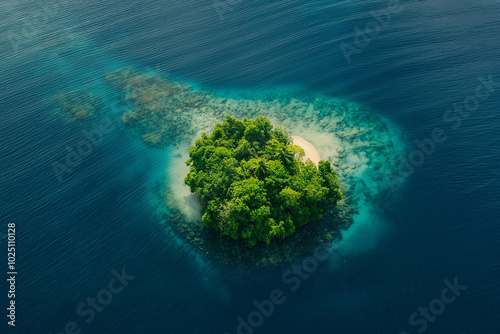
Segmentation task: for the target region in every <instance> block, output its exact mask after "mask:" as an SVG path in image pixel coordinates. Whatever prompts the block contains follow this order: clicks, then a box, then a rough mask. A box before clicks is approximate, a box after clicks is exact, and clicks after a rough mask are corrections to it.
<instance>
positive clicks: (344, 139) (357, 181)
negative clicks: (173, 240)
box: [106, 68, 403, 266]
mask: <svg viewBox="0 0 500 334" xmlns="http://www.w3.org/2000/svg"><path fill="white" fill-rule="evenodd" d="M106 80H107V82H108V83H109V84H111V85H112V86H113V87H114V88H115V89H116V90H117V91H118V93H119V94H120V96H121V98H122V100H123V101H124V102H126V103H127V104H128V106H129V110H128V111H126V112H124V113H123V115H122V121H123V123H124V124H125V125H126V126H127V127H129V128H131V129H132V130H133V132H134V133H135V134H136V135H137V136H138V137H140V138H141V139H142V140H143V141H144V142H145V143H146V144H148V145H150V146H152V147H156V148H164V149H166V151H167V152H168V153H167V154H169V167H168V176H167V180H166V183H165V186H164V203H165V207H166V209H165V213H164V217H165V218H166V219H165V221H166V222H167V224H168V225H169V226H170V227H171V228H172V229H173V230H174V231H176V233H177V234H178V235H181V236H182V237H183V238H184V239H185V240H187V241H188V242H189V243H190V244H191V245H193V246H194V247H195V248H197V249H198V250H200V251H202V252H203V253H205V254H207V255H208V256H209V258H217V259H219V260H221V261H223V262H226V263H230V264H245V265H256V266H269V265H280V264H283V263H285V262H289V261H292V260H293V259H294V258H296V257H297V256H300V255H301V254H305V253H307V252H309V251H311V250H312V249H314V247H316V246H317V243H318V239H320V240H332V239H334V238H340V237H341V233H339V230H340V229H347V228H348V227H349V226H350V225H351V224H352V222H353V220H354V219H355V217H356V215H357V214H358V212H359V210H360V208H361V207H365V206H373V207H374V208H376V207H378V205H377V204H378V201H379V200H381V198H382V197H383V196H384V195H385V194H387V193H390V192H391V191H392V188H391V186H392V185H391V184H389V183H388V182H387V180H388V179H389V178H390V176H391V175H393V174H394V173H395V171H396V170H397V167H398V164H399V160H398V155H399V154H401V153H402V150H403V142H402V140H400V138H399V137H398V136H397V135H396V134H395V133H394V132H393V131H392V130H391V129H390V128H389V124H388V123H387V122H384V121H382V120H381V119H380V118H379V117H377V116H376V115H374V114H373V113H371V112H369V111H368V110H367V109H365V108H363V107H361V106H359V105H357V104H355V103H352V102H349V101H346V100H342V99H337V98H330V97H326V96H315V97H300V98H299V97H297V95H295V94H293V93H287V92H285V93H283V92H271V93H263V94H255V95H251V94H248V93H247V94H232V95H228V96H218V95H216V94H214V93H213V92H210V91H202V90H195V89H194V88H192V87H191V86H189V85H187V84H182V83H179V82H176V81H174V80H170V79H168V78H164V77H162V76H159V75H157V74H155V73H143V72H139V71H136V70H134V69H132V68H124V69H121V70H118V71H114V72H110V73H108V74H107V75H106ZM226 115H231V116H234V117H236V118H239V119H242V118H245V117H250V118H255V117H256V116H259V115H262V116H265V117H267V118H268V119H269V120H270V121H271V122H272V123H273V124H275V125H284V126H285V127H286V128H287V129H288V132H289V133H290V135H293V136H300V137H302V138H304V139H305V140H307V141H308V142H310V143H311V144H312V145H314V147H316V149H317V150H318V152H319V154H320V156H321V159H322V160H328V161H330V162H331V163H332V165H333V167H334V168H335V170H336V171H337V174H338V179H339V183H340V186H341V191H342V193H343V194H344V199H343V200H341V201H340V202H339V203H338V206H337V207H335V208H330V209H328V208H327V209H326V210H325V214H324V216H323V218H322V219H321V220H320V221H319V222H315V223H311V224H308V226H304V227H302V228H300V229H299V230H297V232H296V233H295V235H293V236H292V237H291V238H289V239H285V240H277V241H276V242H272V243H271V244H270V245H269V246H256V247H254V248H252V249H250V250H249V249H247V248H246V247H245V246H242V245H240V244H238V243H237V242H235V241H234V240H230V239H228V238H226V237H221V236H220V235H219V234H217V233H216V232H213V231H209V230H208V229H207V228H206V227H204V226H203V224H202V223H201V222H200V221H199V217H200V215H199V213H197V212H193V211H196V210H199V208H198V209H197V208H196V205H192V196H191V194H190V190H189V187H187V186H186V185H185V184H184V177H185V175H186V174H187V171H188V168H187V166H186V165H185V163H184V162H185V161H186V160H187V159H188V157H189V156H188V148H189V146H191V145H192V144H193V143H194V140H195V139H196V138H197V137H198V136H199V135H200V134H201V132H202V131H207V132H210V131H211V129H213V128H214V126H215V124H216V123H219V122H221V121H223V119H224V118H225V117H226Z"/></svg>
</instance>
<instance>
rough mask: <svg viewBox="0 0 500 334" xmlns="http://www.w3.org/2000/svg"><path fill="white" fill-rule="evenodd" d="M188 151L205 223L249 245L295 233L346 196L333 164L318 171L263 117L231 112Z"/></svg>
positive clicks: (323, 163)
mask: <svg viewBox="0 0 500 334" xmlns="http://www.w3.org/2000/svg"><path fill="white" fill-rule="evenodd" d="M189 156H190V158H189V159H188V160H187V161H186V164H187V165H188V166H190V170H189V173H188V174H187V176H186V178H185V183H186V184H187V185H188V186H190V188H191V192H194V193H196V194H197V195H198V197H199V198H200V203H201V207H202V210H203V217H202V220H203V223H204V224H205V226H207V227H209V228H213V229H215V230H217V231H219V232H220V233H221V234H222V235H226V236H229V237H231V238H233V239H235V240H238V239H244V240H245V241H246V244H247V246H249V247H252V246H254V245H255V244H256V243H257V242H259V241H263V242H266V243H267V244H269V243H270V242H271V240H272V239H273V238H275V237H278V238H281V239H283V238H285V237H287V236H290V235H292V234H293V233H294V232H295V230H296V228H298V227H300V226H303V225H305V224H307V223H308V222H310V221H315V220H318V219H320V218H321V217H322V212H323V209H324V208H325V206H326V205H328V204H333V205H337V202H338V201H339V200H340V199H341V198H342V193H341V192H340V190H339V184H338V180H337V173H336V172H335V170H334V169H333V168H332V166H331V165H330V163H329V162H328V161H324V160H322V161H320V162H319V165H318V168H316V166H315V165H314V164H313V163H312V162H311V161H310V160H307V161H306V162H302V161H301V160H299V159H296V158H295V157H303V156H304V151H303V150H302V149H301V148H300V147H297V146H295V145H292V144H291V137H290V135H289V134H288V132H287V131H286V129H285V128H283V127H273V125H272V124H271V122H270V121H269V120H268V119H267V118H265V117H263V116H258V117H257V118H256V119H254V120H252V119H248V118H245V119H244V120H243V121H241V120H238V119H236V118H235V117H232V116H229V115H228V116H227V117H226V119H225V120H224V122H222V123H218V124H216V125H215V128H214V130H213V132H212V134H211V135H210V136H209V135H208V134H207V133H205V132H203V133H202V135H201V137H200V138H198V139H196V141H195V144H194V146H191V147H190V149H189Z"/></svg>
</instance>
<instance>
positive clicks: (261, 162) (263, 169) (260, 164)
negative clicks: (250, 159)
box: [253, 158, 267, 180]
mask: <svg viewBox="0 0 500 334" xmlns="http://www.w3.org/2000/svg"><path fill="white" fill-rule="evenodd" d="M253 170H254V174H255V176H256V177H257V178H258V179H259V180H263V179H264V178H265V177H266V176H267V165H266V160H265V159H263V158H258V159H257V164H256V165H255V166H253Z"/></svg>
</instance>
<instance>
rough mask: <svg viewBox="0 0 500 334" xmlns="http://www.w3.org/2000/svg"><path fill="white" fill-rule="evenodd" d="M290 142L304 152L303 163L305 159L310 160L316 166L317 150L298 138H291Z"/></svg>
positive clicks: (317, 161) (317, 160) (317, 159)
mask: <svg viewBox="0 0 500 334" xmlns="http://www.w3.org/2000/svg"><path fill="white" fill-rule="evenodd" d="M292 140H293V144H294V145H297V146H300V147H301V148H302V149H303V150H304V153H305V156H304V161H306V160H307V159H311V161H312V162H313V163H314V164H315V165H316V166H318V164H319V160H320V157H319V152H318V150H316V147H314V146H313V145H312V144H311V143H310V142H308V141H307V140H305V139H304V138H302V137H299V136H292Z"/></svg>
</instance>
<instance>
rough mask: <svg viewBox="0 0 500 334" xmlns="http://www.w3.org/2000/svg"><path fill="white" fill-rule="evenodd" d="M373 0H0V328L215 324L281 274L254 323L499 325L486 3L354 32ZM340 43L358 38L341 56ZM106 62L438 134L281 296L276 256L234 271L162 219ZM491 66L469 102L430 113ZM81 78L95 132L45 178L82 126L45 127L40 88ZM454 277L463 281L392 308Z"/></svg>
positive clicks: (378, 329)
mask: <svg viewBox="0 0 500 334" xmlns="http://www.w3.org/2000/svg"><path fill="white" fill-rule="evenodd" d="M214 4H215V5H216V6H215V7H216V8H217V9H216V8H215V7H214ZM388 4H389V2H386V1H357V0H351V1H342V2H334V3H332V2H327V1H309V2H306V1H279V2H272V1H268V0H267V1H266V0H258V1H251V2H248V1H241V2H240V1H229V0H227V1H226V2H224V1H221V2H218V1H216V2H211V1H203V2H199V1H192V0H189V1H182V2H178V1H177V2H175V1H164V0H146V1H141V2H134V1H124V0H121V1H118V0H110V1H93V0H89V1H76V0H75V1H71V0H68V1H60V2H45V1H40V2H38V3H32V2H27V1H22V0H8V1H7V0H6V1H4V2H3V4H2V5H1V7H2V8H1V9H2V14H1V17H2V21H1V22H2V23H1V24H0V31H1V32H2V36H3V37H2V44H1V46H2V48H1V50H0V54H1V59H2V61H1V63H0V79H1V80H0V88H1V89H0V101H1V109H0V112H1V117H0V131H1V148H0V166H1V169H0V186H1V194H2V197H1V203H0V217H1V224H2V226H1V231H3V232H4V233H5V232H6V229H7V223H8V222H16V226H17V229H16V232H17V270H18V276H17V293H16V305H17V308H16V327H15V328H12V327H11V326H8V325H7V320H8V319H7V318H6V317H5V315H2V318H3V320H2V324H1V325H0V326H1V327H0V328H1V332H2V333H51V332H52V333H54V334H55V333H59V332H63V333H64V332H65V330H64V327H65V326H66V324H67V323H69V322H72V321H74V322H76V326H78V330H81V333H221V334H222V333H224V332H228V333H231V334H232V333H236V332H237V331H236V328H237V325H238V322H237V320H236V318H237V317H239V316H241V317H243V318H245V319H247V316H248V315H249V313H250V312H252V311H254V310H255V306H254V305H253V304H252V302H253V301H254V300H257V301H262V300H264V299H268V298H269V296H270V293H271V291H272V290H273V289H281V290H282V291H284V292H285V297H286V300H285V302H284V303H283V304H280V305H277V306H276V307H275V310H274V313H273V314H272V315H271V316H270V317H269V318H265V319H264V321H263V323H262V325H260V326H258V327H257V328H255V329H253V331H254V332H255V333H347V334H358V333H359V334H365V333H400V332H402V331H406V332H408V333H412V334H413V333H419V332H418V331H417V330H421V331H420V332H425V333H441V334H443V333H446V334H448V333H481V334H483V333H488V334H489V333H500V329H499V328H500V325H499V321H500V284H499V278H500V263H499V258H500V241H499V240H500V224H499V223H500V219H499V218H498V213H499V212H498V211H499V210H498V209H499V208H500V195H499V194H498V188H499V186H500V169H499V163H500V158H499V155H500V48H499V46H500V37H499V36H500V4H499V3H498V2H496V1H494V0H481V1H463V0H459V1H455V2H453V3H450V2H445V1H441V0H425V1H402V2H401V3H400V6H401V7H400V8H398V10H395V11H394V13H392V14H391V18H390V21H387V22H386V24H385V26H383V27H381V28H380V30H379V31H378V34H375V33H373V34H372V37H368V42H367V41H366V39H365V40H363V41H361V40H358V43H357V44H358V45H357V46H356V44H354V41H355V32H356V31H357V30H356V29H357V28H359V29H361V30H363V29H364V28H365V25H366V24H367V23H369V22H372V21H373V20H374V18H373V16H372V14H371V11H381V10H387V6H388ZM47 6H49V7H47ZM218 11H219V12H218ZM40 13H45V14H44V15H41V14H40ZM221 18H222V19H221ZM30 20H31V21H30ZM33 20H38V21H33ZM27 22H28V23H27ZM30 22H31V23H30ZM33 22H35V23H33ZM23 29H24V30H23ZM29 29H31V30H29ZM342 43H349V45H351V46H353V45H354V46H355V47H356V48H357V50H358V51H359V52H358V53H354V54H352V55H351V56H350V63H349V62H348V61H347V59H346V57H345V55H344V54H343V52H342V50H341V47H340V46H341V45H342ZM123 66H134V67H136V68H139V69H143V70H148V69H155V70H156V71H158V72H160V73H165V74H169V75H173V76H176V77H178V78H181V79H183V80H188V81H190V82H194V83H197V84H199V85H201V86H203V87H205V88H207V89H214V90H218V89H243V90H245V89H246V90H249V91H250V90H254V89H261V88H264V89H265V88H276V87H285V88H287V89H294V90H296V91H299V92H301V93H314V94H317V93H323V94H327V95H331V96H338V97H343V98H347V99H350V100H352V101H355V102H358V103H360V104H362V105H365V106H367V107H369V108H370V109H371V110H373V112H375V113H377V114H379V115H381V116H383V117H385V118H387V119H389V120H391V121H392V122H393V123H394V124H395V125H396V126H397V127H398V128H399V129H400V130H401V131H402V133H403V134H404V136H405V139H406V140H407V142H408V143H409V145H410V152H411V150H413V149H415V148H417V146H416V145H415V143H414V141H415V140H419V141H423V140H425V139H429V138H432V132H433V130H434V129H435V128H440V129H442V130H443V131H444V133H445V135H446V136H447V137H446V138H447V139H446V140H445V141H444V142H442V143H438V144H437V145H436V148H435V151H434V153H433V154H431V155H429V156H426V157H425V161H424V162H423V163H422V164H421V165H420V166H418V167H417V168H415V170H414V171H413V172H412V173H411V175H410V176H409V177H408V178H407V184H406V187H405V188H404V189H402V190H399V191H398V192H397V193H396V194H395V196H394V197H395V198H394V199H393V200H391V201H390V202H387V203H386V204H385V205H384V207H383V208H382V209H383V212H384V219H385V221H386V224H387V226H388V227H387V228H386V232H385V233H384V234H383V235H380V234H377V235H376V236H375V235H374V236H373V238H374V240H373V243H372V245H371V246H370V247H363V245H359V248H356V247H355V248H354V249H353V250H350V251H349V252H345V253H344V255H343V256H342V257H341V258H340V259H338V258H336V259H335V260H333V259H332V260H331V261H328V262H326V263H321V264H320V265H319V268H318V270H317V271H315V272H314V273H312V274H311V275H310V277H309V278H308V279H306V280H303V281H302V283H301V286H300V288H299V289H297V290H296V291H295V292H292V291H290V289H289V287H288V286H287V285H286V284H284V283H283V282H282V279H281V275H282V273H283V272H284V271H286V270H287V269H289V267H284V268H282V269H280V270H268V271H264V272H244V273H243V272H241V271H239V270H237V269H234V268H231V267H227V266H223V265H220V264H217V263H213V262H210V261H207V260H206V259H203V258H202V257H199V256H196V254H194V253H193V251H192V250H191V249H190V248H189V247H188V246H186V245H185V244H183V243H181V242H179V241H177V240H176V238H175V237H174V235H173V234H171V233H169V232H168V231H165V228H164V226H162V225H161V222H160V221H159V219H158V216H157V214H156V210H157V208H158V203H157V202H158V193H159V191H160V190H159V189H160V187H161V182H162V181H163V179H164V177H165V175H164V169H165V165H166V163H167V161H166V160H168V157H167V156H165V154H164V152H163V151H162V150H155V149H151V148H147V147H146V146H145V145H143V144H142V143H141V142H140V141H139V140H137V139H136V138H134V137H133V136H131V134H130V133H129V132H127V131H126V130H124V129H123V128H122V127H121V126H120V122H119V112H120V110H121V109H120V108H122V107H123V106H120V105H119V104H118V103H116V101H115V98H116V94H115V92H113V91H112V90H111V89H110V88H109V87H107V86H106V85H105V83H104V81H103V76H104V74H105V73H106V72H107V71H109V70H113V69H117V68H120V67H123ZM490 76H491V78H490V80H492V81H493V82H496V84H490V86H488V87H489V90H488V88H486V87H485V86H483V87H485V88H482V90H481V92H482V93H484V94H486V93H485V92H487V93H488V94H487V95H488V96H487V97H485V98H483V99H481V100H480V101H479V102H478V105H477V106H474V108H470V111H467V110H465V109H464V108H465V107H463V106H462V112H463V113H462V114H459V113H457V112H452V113H449V114H446V113H447V111H448V110H453V105H454V104H455V103H463V102H464V100H465V99H467V98H468V97H469V96H474V95H475V90H476V88H477V87H478V85H479V84H480V81H479V79H478V78H479V77H483V78H484V79H485V80H488V78H489V77H490ZM81 87H84V88H86V89H89V90H92V91H93V92H96V93H98V94H100V95H102V96H104V98H105V104H106V108H105V112H106V118H107V119H109V120H110V121H112V122H113V123H112V124H114V129H113V130H112V131H110V132H109V133H107V134H106V135H104V137H103V140H102V143H100V144H99V145H96V146H94V147H93V149H92V152H91V153H90V154H89V155H88V156H87V157H86V158H85V159H83V161H82V162H81V163H79V164H78V166H76V167H74V168H72V169H71V171H70V172H68V173H67V174H66V175H65V178H64V181H63V182H59V180H58V178H57V177H56V175H55V174H54V171H53V163H54V162H56V161H59V162H60V161H62V160H64V159H65V158H66V156H67V154H68V152H69V151H68V147H70V148H73V149H74V148H75V147H76V146H77V145H78V143H79V142H80V141H81V140H82V139H84V138H85V137H84V134H83V132H84V131H90V130H92V129H93V128H94V127H95V126H96V125H95V124H80V125H78V124H71V125H67V124H64V122H61V120H60V119H58V118H57V117H56V116H55V115H54V113H53V112H52V111H51V103H50V97H51V96H52V95H53V94H55V93H56V92H58V91H61V90H63V89H76V88H81ZM485 89H486V90H485ZM471 101H473V100H469V102H471ZM465 112H467V113H465ZM445 115H447V116H448V117H446V116H445ZM452 117H454V118H452ZM407 158H408V157H407ZM370 238H371V236H370V235H367V236H364V238H360V240H366V239H370ZM375 238H376V239H375ZM5 244H6V239H5V238H4V239H2V245H3V246H2V249H4V252H5V253H4V254H5V256H4V255H2V257H1V258H2V259H4V260H3V261H5V263H6V262H7V255H6V253H7V252H6V249H5V248H6V245H5ZM4 246H5V247H4ZM2 268H5V267H4V265H2ZM122 268H125V270H126V273H127V274H128V275H131V276H135V278H134V279H133V280H131V281H129V282H127V284H128V285H127V286H126V287H124V289H123V290H122V291H121V292H120V293H117V294H115V295H113V300H112V301H111V302H110V303H109V305H106V306H105V307H104V308H103V309H102V311H100V312H95V318H94V319H92V320H91V321H89V323H87V322H86V321H85V320H90V319H89V318H88V317H87V316H85V317H82V316H80V315H78V314H77V311H76V309H77V307H78V306H79V304H80V303H81V302H84V301H85V300H86V299H87V298H88V297H90V298H95V297H96V295H98V294H99V292H100V291H101V290H102V289H105V288H108V283H109V282H110V280H111V279H112V278H113V277H115V276H114V275H113V273H112V271H113V270H116V271H118V272H121V271H122ZM5 273H6V270H4V269H2V277H4V276H6V274H5ZM455 278H457V280H458V282H459V284H460V285H466V286H467V288H466V289H465V290H463V291H462V292H461V293H460V295H459V296H457V297H456V299H455V300H454V301H453V302H450V303H449V304H446V305H445V309H444V311H442V310H439V312H437V313H438V314H437V316H435V317H434V316H432V314H431V315H430V316H429V318H428V319H427V320H422V319H425V318H424V316H422V315H417V317H416V318H414V320H415V321H418V320H420V323H419V324H418V325H412V324H410V323H409V317H411V315H412V314H413V313H414V312H419V308H420V307H423V308H428V307H429V304H430V303H431V304H432V302H433V301H434V300H435V299H436V298H437V299H440V298H442V297H441V292H442V291H443V289H444V288H445V287H446V284H445V283H444V280H449V281H450V282H453V281H454V279H455ZM2 282H3V283H2V285H1V289H2V292H1V293H0V294H1V295H2V296H3V297H2V299H1V300H2V305H1V308H2V309H3V310H4V312H5V314H6V313H7V312H6V311H5V308H6V307H7V306H8V304H7V303H8V301H7V298H5V297H6V293H7V290H8V287H7V284H5V280H4V279H3V278H2ZM450 296H451V295H450ZM433 305H434V307H438V306H439V303H438V304H436V303H434V304H433ZM436 305H437V306H436ZM443 305H444V304H443ZM422 323H426V326H425V328H424V325H422ZM71 326H72V325H71ZM71 326H70V330H68V331H66V332H67V333H72V332H74V333H80V332H78V330H77V329H76V327H75V329H74V330H73V329H71ZM242 332H243V333H246V332H249V331H248V330H247V331H245V330H243V331H242ZM403 333H404V332H403Z"/></svg>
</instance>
